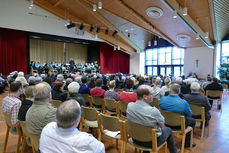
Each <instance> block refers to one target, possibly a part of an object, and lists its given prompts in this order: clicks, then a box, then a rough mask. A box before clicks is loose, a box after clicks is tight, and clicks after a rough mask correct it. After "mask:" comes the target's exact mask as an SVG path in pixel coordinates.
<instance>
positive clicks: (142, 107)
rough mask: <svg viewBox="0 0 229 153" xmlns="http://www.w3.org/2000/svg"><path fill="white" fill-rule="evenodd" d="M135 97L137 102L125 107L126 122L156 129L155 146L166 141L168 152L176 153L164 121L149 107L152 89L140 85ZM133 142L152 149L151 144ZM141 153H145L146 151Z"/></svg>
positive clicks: (170, 133)
mask: <svg viewBox="0 0 229 153" xmlns="http://www.w3.org/2000/svg"><path fill="white" fill-rule="evenodd" d="M137 95H138V100H137V101H136V102H135V103H129V104H128V106H127V111H126V114H127V120H129V121H131V122H134V123H137V124H141V125H145V126H150V127H152V128H154V129H156V134H157V144H158V145H161V144H163V143H164V142H165V141H167V143H168V148H169V152H170V153H176V152H177V149H176V145H175V141H174V138H173V134H172V130H171V129H170V128H168V127H164V123H165V120H164V117H163V116H162V115H161V113H160V111H159V110H158V109H157V108H156V107H152V106H150V105H149V103H150V102H152V101H153V96H152V88H151V87H150V86H148V85H141V86H139V87H138V89H137ZM133 141H134V142H135V143H136V144H138V145H141V146H146V147H152V142H141V141H138V140H135V139H133ZM143 153H146V151H144V152H143Z"/></svg>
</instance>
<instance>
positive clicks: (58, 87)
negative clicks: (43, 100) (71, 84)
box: [52, 81, 68, 101]
mask: <svg viewBox="0 0 229 153" xmlns="http://www.w3.org/2000/svg"><path fill="white" fill-rule="evenodd" d="M62 88H63V82H59V81H57V82H54V88H53V90H52V99H54V100H61V101H65V100H66V99H67V96H68V95H67V93H64V92H63V91H62Z"/></svg>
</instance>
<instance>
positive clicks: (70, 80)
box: [64, 78, 72, 90]
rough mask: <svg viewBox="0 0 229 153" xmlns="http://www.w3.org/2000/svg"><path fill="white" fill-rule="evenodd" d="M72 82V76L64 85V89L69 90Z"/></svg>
mask: <svg viewBox="0 0 229 153" xmlns="http://www.w3.org/2000/svg"><path fill="white" fill-rule="evenodd" d="M70 83H72V78H67V79H66V83H65V85H64V90H68V85H69V84H70Z"/></svg>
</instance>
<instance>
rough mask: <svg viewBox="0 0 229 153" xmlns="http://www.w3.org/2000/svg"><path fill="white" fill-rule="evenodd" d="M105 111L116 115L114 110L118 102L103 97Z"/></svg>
mask: <svg viewBox="0 0 229 153" xmlns="http://www.w3.org/2000/svg"><path fill="white" fill-rule="evenodd" d="M104 105H105V111H106V112H108V113H110V114H111V115H116V114H117V113H116V110H117V109H118V102H117V101H115V100H114V99H106V98H105V99H104Z"/></svg>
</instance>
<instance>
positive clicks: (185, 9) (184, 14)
mask: <svg viewBox="0 0 229 153" xmlns="http://www.w3.org/2000/svg"><path fill="white" fill-rule="evenodd" d="M186 15H188V9H187V7H185V8H183V16H186Z"/></svg>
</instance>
